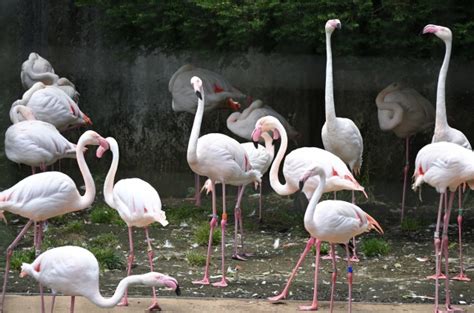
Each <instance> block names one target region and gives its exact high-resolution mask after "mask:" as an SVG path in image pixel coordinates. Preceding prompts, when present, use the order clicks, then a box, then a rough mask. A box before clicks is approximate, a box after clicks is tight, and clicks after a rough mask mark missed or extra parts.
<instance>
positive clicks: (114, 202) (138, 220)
mask: <svg viewBox="0 0 474 313" xmlns="http://www.w3.org/2000/svg"><path fill="white" fill-rule="evenodd" d="M105 140H107V142H108V146H109V148H110V151H111V152H112V156H113V159H112V164H111V165H110V169H109V172H108V173H107V177H106V178H105V182H104V199H105V202H106V203H107V204H108V205H109V206H110V207H112V208H114V209H115V210H117V212H118V213H119V215H120V217H121V218H122V220H124V221H125V223H127V226H128V238H129V243H130V254H129V256H128V269H127V275H128V276H130V273H131V272H132V263H133V260H134V258H135V254H134V249H133V238H132V234H133V231H132V227H143V228H144V229H145V237H146V240H147V243H148V261H149V264H150V271H153V256H154V254H153V248H152V245H151V242H150V236H149V235H148V226H149V225H150V224H152V223H154V222H158V223H160V224H161V225H163V226H166V225H168V221H167V220H166V214H165V212H164V211H162V210H161V200H160V196H159V195H158V192H157V191H156V190H155V188H153V186H151V185H150V184H149V183H147V182H146V181H144V180H141V179H140V178H128V179H121V180H119V181H118V182H117V183H116V184H115V186H114V180H115V174H116V173H117V168H118V164H119V146H118V143H117V141H116V140H115V139H114V138H112V137H108V138H106V139H105ZM104 152H105V147H103V146H100V147H98V148H97V153H96V155H97V157H99V158H101V157H102V155H103V154H104ZM152 292H153V302H152V304H151V305H150V307H149V308H148V310H155V309H160V306H159V305H158V301H157V299H156V292H155V288H152ZM127 296H128V294H127V291H125V296H124V298H123V300H122V302H121V303H120V305H122V306H127V305H128V297H127Z"/></svg>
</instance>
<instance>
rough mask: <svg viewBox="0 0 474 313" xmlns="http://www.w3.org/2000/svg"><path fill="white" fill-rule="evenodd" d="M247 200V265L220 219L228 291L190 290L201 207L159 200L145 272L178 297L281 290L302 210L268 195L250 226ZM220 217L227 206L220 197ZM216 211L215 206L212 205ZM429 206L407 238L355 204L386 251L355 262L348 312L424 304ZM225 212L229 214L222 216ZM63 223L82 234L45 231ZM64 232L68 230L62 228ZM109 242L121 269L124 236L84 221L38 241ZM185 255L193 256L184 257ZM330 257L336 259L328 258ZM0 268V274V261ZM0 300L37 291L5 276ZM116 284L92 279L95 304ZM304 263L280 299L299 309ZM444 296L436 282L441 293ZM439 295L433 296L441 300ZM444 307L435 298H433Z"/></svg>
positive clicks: (112, 275) (14, 229)
mask: <svg viewBox="0 0 474 313" xmlns="http://www.w3.org/2000/svg"><path fill="white" fill-rule="evenodd" d="M252 194H253V192H249V195H250V196H249V197H248V200H246V201H245V203H244V206H243V209H244V212H245V214H244V215H245V218H244V226H245V229H246V236H245V242H246V247H245V248H246V251H247V252H251V253H253V254H254V256H252V257H250V258H249V259H248V260H247V261H245V262H242V261H236V260H232V259H231V258H230V256H231V253H232V244H233V229H234V225H233V223H232V222H233V218H230V217H231V216H232V215H231V212H229V225H228V228H227V231H226V253H225V254H226V260H225V261H226V271H227V277H228V279H229V286H228V287H227V288H225V289H219V288H215V287H212V286H196V285H193V284H192V283H191V281H192V280H196V279H200V278H202V275H203V267H202V266H193V265H191V264H190V263H189V261H188V257H189V255H190V253H191V254H193V255H205V253H206V249H207V247H206V246H205V245H197V244H196V238H195V233H196V228H197V226H198V225H201V224H202V223H204V222H205V221H208V218H209V213H210V204H209V198H205V199H204V202H203V205H202V207H201V208H197V207H194V206H193V205H192V203H191V202H190V201H188V200H183V199H173V198H167V199H162V202H163V204H164V208H165V210H166V211H167V215H168V219H169V221H170V224H169V225H168V226H167V227H161V226H159V225H155V226H153V227H152V228H151V229H150V235H151V237H152V238H153V239H154V240H153V246H154V248H155V249H156V250H155V266H156V270H157V271H159V272H164V273H168V274H170V275H172V276H174V277H176V278H177V279H178V280H179V282H180V285H181V290H182V293H183V296H185V297H219V298H220V297H223V298H253V299H265V298H266V297H269V296H273V295H275V294H277V293H278V292H279V291H280V290H282V288H283V286H284V284H285V282H286V279H287V277H288V276H289V273H290V271H291V269H292V268H293V266H294V265H295V264H296V260H297V259H298V257H299V255H300V253H301V252H302V250H303V248H304V246H305V243H306V240H307V238H308V236H307V233H306V231H305V230H304V228H303V212H302V210H301V209H299V208H300V207H304V201H303V200H301V198H295V197H292V198H290V197H279V196H276V195H274V194H268V195H266V196H265V200H264V207H265V210H264V221H263V223H258V219H257V217H256V216H250V217H249V216H248V215H249V214H250V212H252V211H253V210H254V208H255V207H256V206H257V202H258V198H257V197H256V196H255V195H252ZM228 200H229V201H228V208H232V206H231V205H230V204H231V203H233V198H232V197H228ZM218 203H219V202H218ZM433 205H434V203H428V202H425V203H424V205H422V206H419V207H418V208H417V209H416V210H413V209H412V210H409V211H408V212H407V214H406V215H407V216H409V217H411V218H412V219H413V220H415V221H416V223H415V224H416V225H415V226H413V227H411V228H412V229H411V230H407V229H404V230H402V229H401V227H400V223H399V211H398V210H397V209H396V205H395V204H391V205H387V204H384V203H379V202H375V201H373V200H372V201H369V202H365V203H364V202H363V203H361V204H360V206H361V207H362V208H363V209H364V210H366V211H367V212H368V213H369V214H371V215H372V216H373V217H374V218H376V219H377V220H378V221H379V222H380V224H381V225H382V227H383V228H384V230H385V235H384V236H383V239H385V240H386V241H387V242H388V244H389V246H390V251H389V253H388V254H387V255H385V256H378V257H366V256H364V254H363V253H360V262H359V263H357V264H355V265H354V275H355V276H354V277H355V278H354V290H353V299H354V301H355V302H390V303H432V301H433V300H432V299H433V294H434V281H432V280H427V279H426V276H428V275H431V274H433V273H434V259H433V245H432V242H433V229H434V225H433V223H434V221H435V209H434V206H433ZM230 211H232V210H230ZM9 218H10V223H9V225H8V226H3V225H1V226H0V232H1V234H0V238H1V239H0V240H1V241H0V249H1V250H2V251H5V249H6V247H7V245H8V242H10V241H11V240H13V238H14V236H15V235H16V234H17V233H18V232H19V230H20V228H21V227H22V226H23V225H24V223H25V221H24V220H21V219H15V217H14V216H13V215H9ZM71 221H80V224H84V225H83V227H82V226H81V227H79V228H78V231H77V232H76V231H71V232H70V233H69V234H68V233H65V232H59V233H58V232H56V231H55V230H54V228H55V227H56V228H58V229H61V228H65V227H66V226H65V225H67V224H68V223H71ZM451 221H452V222H453V224H452V225H450V238H451V242H452V243H451V244H450V269H451V272H450V275H451V276H452V275H455V274H457V271H458V269H459V265H458V264H459V263H458V254H457V249H458V246H457V245H456V243H454V241H455V238H457V237H456V235H457V227H456V225H455V224H454V223H455V221H456V219H455V214H453V218H452V219H451ZM473 222H474V218H473V217H472V210H466V214H465V221H464V225H465V231H464V240H465V241H464V243H465V244H464V245H463V248H464V255H465V257H464V264H465V266H466V273H467V275H468V276H470V277H471V278H474V247H473V245H472V243H473V242H474V232H473V230H472V226H471V225H473ZM71 229H73V228H71ZM104 233H109V234H111V236H113V237H116V238H118V244H117V245H116V246H115V247H114V248H115V249H116V250H117V251H119V253H120V255H121V256H122V260H123V261H124V262H125V259H126V255H127V253H128V237H127V229H126V227H125V226H124V225H116V223H113V224H97V223H92V222H91V221H90V214H89V212H81V213H75V214H70V215H68V216H67V217H66V218H62V219H58V220H51V222H50V223H49V229H48V231H47V232H46V238H48V236H49V237H50V240H51V241H50V242H49V245H53V246H54V245H55V244H61V243H64V242H75V243H76V244H82V245H85V246H88V245H89V243H90V242H91V240H92V239H93V238H95V237H96V236H99V235H100V234H104ZM134 236H135V239H136V241H135V243H136V244H135V251H136V265H135V266H134V268H133V270H132V272H133V273H143V272H146V271H147V270H148V261H147V256H146V254H145V250H146V242H145V237H144V232H143V231H142V230H141V229H135V230H134ZM379 237H381V236H380V235H378V234H376V233H370V234H364V235H362V236H360V237H359V239H358V242H359V246H360V245H361V242H363V241H364V240H367V239H369V238H379ZM31 245H32V236H29V237H28V238H27V239H25V240H23V241H22V244H21V247H23V248H26V247H29V246H31ZM192 252H195V253H192ZM338 253H339V254H341V255H342V254H343V250H342V249H341V248H338ZM0 262H1V263H2V264H1V265H2V266H3V262H4V256H2V258H1V260H0ZM211 262H212V264H211V271H210V273H211V280H212V281H218V280H219V279H220V278H221V273H220V266H221V260H220V245H219V246H218V247H217V248H216V247H214V248H213V256H212V260H211ZM321 264H322V269H321V271H320V285H319V286H320V287H319V299H321V300H328V298H329V291H330V276H331V263H330V261H329V260H325V261H322V263H321ZM338 270H339V274H338V281H337V285H336V300H339V301H345V300H346V297H347V284H346V277H345V275H346V262H345V261H344V260H343V259H340V260H339V261H338ZM9 275H10V282H9V286H8V292H9V293H37V291H38V287H37V285H36V284H35V283H33V281H32V279H31V278H26V279H20V278H19V277H18V271H16V272H15V271H12V272H10V273H9ZM125 275H126V271H125V268H124V267H123V266H122V269H120V270H104V271H103V273H102V275H101V289H102V290H103V293H104V294H108V295H110V294H111V293H112V291H113V290H114V289H115V286H116V284H117V283H118V281H119V280H120V279H121V278H122V277H124V276H125ZM313 275H314V254H311V253H310V254H309V255H308V256H307V258H306V261H305V262H304V264H303V265H302V268H301V269H300V271H299V273H298V276H297V277H296V279H295V281H294V283H293V285H292V287H291V292H290V296H289V298H290V299H294V300H303V299H304V300H308V299H311V298H312V287H313V277H314V276H313ZM443 286H444V282H443V285H442V287H443ZM450 286H451V290H452V302H453V303H458V304H468V305H469V304H472V303H474V288H473V287H474V283H473V282H459V281H451V282H450ZM442 289H443V288H441V290H442ZM148 292H149V289H147V288H132V289H130V294H132V295H141V296H146V295H147V294H148ZM159 294H160V295H164V296H172V293H171V292H170V291H165V290H161V291H160V292H159ZM443 298H444V296H443Z"/></svg>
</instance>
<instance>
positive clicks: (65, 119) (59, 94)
mask: <svg viewBox="0 0 474 313" xmlns="http://www.w3.org/2000/svg"><path fill="white" fill-rule="evenodd" d="M16 105H25V106H27V107H29V108H30V109H31V111H32V112H33V114H34V116H35V117H36V119H38V120H40V121H44V122H47V123H50V124H53V125H54V127H56V128H57V129H58V130H59V131H65V130H67V129H71V128H75V127H79V126H83V125H86V124H89V125H92V121H91V119H90V118H89V117H88V116H87V115H86V114H85V113H84V112H82V111H81V110H80V109H79V106H78V105H77V103H75V102H74V101H73V100H72V99H71V98H70V97H69V96H68V95H67V94H66V93H65V92H64V91H62V90H61V89H60V88H58V87H57V86H47V85H45V84H43V83H41V82H38V83H36V84H34V85H33V86H32V87H31V88H30V89H28V90H27V91H26V92H25V93H24V94H23V97H22V98H21V99H19V100H16V101H15V102H13V104H12V107H14V106H16Z"/></svg>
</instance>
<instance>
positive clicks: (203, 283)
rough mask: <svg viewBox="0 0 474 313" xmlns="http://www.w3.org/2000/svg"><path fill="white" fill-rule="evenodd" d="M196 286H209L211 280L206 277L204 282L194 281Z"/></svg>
mask: <svg viewBox="0 0 474 313" xmlns="http://www.w3.org/2000/svg"><path fill="white" fill-rule="evenodd" d="M193 284H194V285H209V284H210V283H209V278H208V277H204V278H203V279H202V280H193Z"/></svg>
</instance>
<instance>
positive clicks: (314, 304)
mask: <svg viewBox="0 0 474 313" xmlns="http://www.w3.org/2000/svg"><path fill="white" fill-rule="evenodd" d="M314 245H315V247H316V260H315V264H316V266H315V268H314V289H313V302H312V303H311V305H300V306H299V309H300V311H316V310H317V309H318V272H319V254H320V252H321V240H319V239H317V238H316V243H315V244H314Z"/></svg>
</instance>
